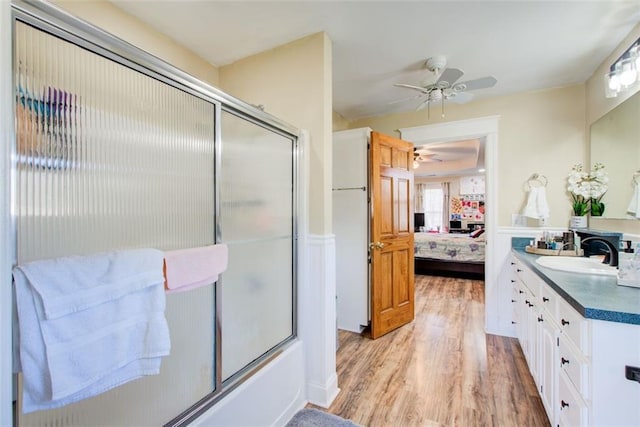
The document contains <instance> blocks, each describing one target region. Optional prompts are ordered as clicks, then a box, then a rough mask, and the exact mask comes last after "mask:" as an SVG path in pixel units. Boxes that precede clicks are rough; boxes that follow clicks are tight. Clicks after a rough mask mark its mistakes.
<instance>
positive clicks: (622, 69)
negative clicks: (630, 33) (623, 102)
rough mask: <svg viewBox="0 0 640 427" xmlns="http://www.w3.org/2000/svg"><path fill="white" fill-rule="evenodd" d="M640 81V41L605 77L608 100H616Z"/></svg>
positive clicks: (620, 58) (624, 54)
mask: <svg viewBox="0 0 640 427" xmlns="http://www.w3.org/2000/svg"><path fill="white" fill-rule="evenodd" d="M638 81H640V39H638V40H636V41H635V43H633V44H632V45H631V46H630V47H629V49H627V50H626V51H625V52H624V53H623V54H622V55H620V57H619V58H618V59H617V60H616V62H614V63H613V64H611V67H609V72H608V73H607V74H605V76H604V82H605V86H604V90H605V96H606V97H607V98H615V97H616V96H618V94H619V93H620V92H622V91H623V90H626V89H628V88H630V87H632V86H634V85H635V84H636V83H637V82H638Z"/></svg>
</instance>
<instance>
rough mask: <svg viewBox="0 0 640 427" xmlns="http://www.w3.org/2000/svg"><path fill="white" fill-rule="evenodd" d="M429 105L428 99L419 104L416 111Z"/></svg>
mask: <svg viewBox="0 0 640 427" xmlns="http://www.w3.org/2000/svg"><path fill="white" fill-rule="evenodd" d="M428 106H429V100H428V99H427V100H426V101H424V102H423V103H421V104H420V105H418V108H416V111H420V110H424V109H425V108H426V107H428Z"/></svg>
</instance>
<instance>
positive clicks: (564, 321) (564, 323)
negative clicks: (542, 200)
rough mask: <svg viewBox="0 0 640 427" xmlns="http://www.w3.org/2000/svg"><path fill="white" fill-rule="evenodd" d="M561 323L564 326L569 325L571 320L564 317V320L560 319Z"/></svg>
mask: <svg viewBox="0 0 640 427" xmlns="http://www.w3.org/2000/svg"><path fill="white" fill-rule="evenodd" d="M560 323H562V326H564V325H568V324H569V321H568V320H564V319H562V320H561V321H560Z"/></svg>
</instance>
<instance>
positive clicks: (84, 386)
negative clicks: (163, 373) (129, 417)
mask: <svg viewBox="0 0 640 427" xmlns="http://www.w3.org/2000/svg"><path fill="white" fill-rule="evenodd" d="M97 258H104V260H103V263H97V264H96V259H97ZM83 260H85V261H86V265H93V266H96V265H101V266H105V265H108V268H102V269H100V268H99V269H97V270H96V271H94V274H93V276H92V275H91V274H90V273H91V272H90V271H89V269H87V268H83V267H81V266H83V265H85V263H83V262H82V261H83ZM162 260H163V254H162V252H160V251H156V250H151V249H149V250H138V251H122V252H114V253H108V254H102V255H98V256H90V257H71V258H59V259H56V260H45V261H36V262H33V263H29V264H25V265H21V266H18V267H16V268H15V269H14V281H15V287H16V297H17V308H18V317H19V328H20V359H21V360H20V361H21V365H22V370H23V378H24V381H23V412H24V413H28V412H32V411H36V410H41V409H50V408H56V407H60V406H64V405H66V404H69V403H72V402H76V401H78V400H81V399H85V398H87V397H91V396H94V395H96V394H99V393H102V392H104V391H107V390H109V389H111V388H113V387H116V386H118V385H120V384H123V383H125V382H128V381H131V380H133V379H136V378H139V377H140V376H143V375H152V374H157V373H158V372H159V369H160V362H161V359H160V357H161V356H165V355H168V354H169V350H170V341H169V330H168V327H167V323H166V320H165V317H164V309H165V293H164V286H163V284H164V277H163V274H162ZM47 266H48V267H51V270H50V271H49V274H50V275H51V277H49V276H48V273H47V268H46V267H47ZM71 266H73V267H77V268H78V269H77V270H74V274H67V280H64V278H63V277H61V276H60V274H65V273H69V271H71V269H70V268H71ZM78 272H82V274H77V273H78ZM127 272H128V274H127ZM130 277H137V278H138V279H139V280H138V281H133V282H132V281H130V280H128V278H130ZM79 279H81V280H79ZM112 279H113V280H115V281H113V282H112V281H111V280H112ZM34 281H35V282H34ZM122 283H127V284H128V285H129V286H130V287H131V289H132V291H131V292H128V293H127V292H125V289H123V287H122V286H121V285H122ZM105 287H111V288H113V289H112V291H111V292H108V291H106V289H105ZM115 289H117V290H115ZM41 290H42V293H41ZM92 291H93V292H92ZM88 295H97V296H100V297H101V298H102V299H101V300H92V301H89V300H88V299H87V297H88ZM50 296H53V297H52V298H53V301H54V303H52V304H50V302H51V301H47V297H50ZM63 302H64V303H63ZM47 306H49V307H50V308H51V310H49V311H50V312H51V313H55V316H54V315H52V316H48V315H47V311H46V307H47ZM54 307H55V309H54ZM81 307H84V308H81ZM61 313H67V314H64V315H62V314H61ZM56 316H57V317H56Z"/></svg>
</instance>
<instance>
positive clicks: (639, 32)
mask: <svg viewBox="0 0 640 427" xmlns="http://www.w3.org/2000/svg"><path fill="white" fill-rule="evenodd" d="M639 37H640V24H638V25H636V26H635V28H634V29H633V30H632V31H631V32H630V33H629V35H628V36H627V37H626V38H625V39H624V40H623V41H622V42H621V43H620V44H619V45H618V47H617V48H616V49H615V50H614V51H613V52H612V53H611V55H609V57H608V58H607V59H605V60H604V61H603V62H602V64H600V67H598V69H597V70H596V71H595V72H594V73H593V75H592V76H591V78H589V80H587V82H586V111H587V121H586V132H587V135H588V131H589V128H590V127H591V125H592V124H593V123H594V122H595V121H596V120H598V119H599V118H600V117H602V116H603V115H604V114H606V113H608V112H609V111H611V110H613V109H614V108H615V107H617V106H618V105H620V104H621V103H622V102H624V101H625V100H626V99H627V98H629V97H630V96H631V95H633V94H635V93H636V92H638V91H639V90H640V85H639V86H638V87H636V88H635V89H632V90H629V91H628V92H624V93H621V94H620V95H618V96H617V97H615V98H606V97H605V94H604V75H605V73H607V72H608V71H609V66H610V65H611V64H612V63H613V62H614V61H615V60H616V59H618V58H619V57H620V55H622V53H623V52H624V51H625V50H627V48H629V46H631V45H632V44H633V42H635V41H636V40H637V39H638V38H639ZM639 119H640V118H639ZM586 143H587V148H586V150H587V151H588V147H589V145H588V144H589V139H588V138H587V141H586ZM589 226H590V227H592V228H595V229H598V230H609V231H620V232H625V233H633V234H640V221H639V220H624V219H617V220H616V219H593V218H591V219H590V223H589Z"/></svg>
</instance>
